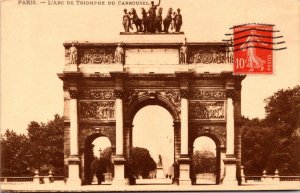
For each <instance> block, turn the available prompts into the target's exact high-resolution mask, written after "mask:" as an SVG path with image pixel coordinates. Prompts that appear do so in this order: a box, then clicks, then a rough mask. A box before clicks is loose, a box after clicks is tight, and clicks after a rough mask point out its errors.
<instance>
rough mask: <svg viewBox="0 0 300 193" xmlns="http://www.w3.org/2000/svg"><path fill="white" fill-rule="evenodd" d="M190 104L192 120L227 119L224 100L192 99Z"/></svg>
mask: <svg viewBox="0 0 300 193" xmlns="http://www.w3.org/2000/svg"><path fill="white" fill-rule="evenodd" d="M189 106H190V107H189V115H190V119H192V120H225V102H224V101H190V103H189Z"/></svg>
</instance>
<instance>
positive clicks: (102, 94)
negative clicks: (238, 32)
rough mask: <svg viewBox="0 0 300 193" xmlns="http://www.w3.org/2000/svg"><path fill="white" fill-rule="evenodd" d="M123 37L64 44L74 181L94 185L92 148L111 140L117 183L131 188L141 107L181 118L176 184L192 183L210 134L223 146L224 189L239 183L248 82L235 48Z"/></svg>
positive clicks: (179, 38) (177, 121)
mask: <svg viewBox="0 0 300 193" xmlns="http://www.w3.org/2000/svg"><path fill="white" fill-rule="evenodd" d="M119 36H120V37H119V39H118V41H116V42H101V41H100V42H66V43H64V48H65V67H64V71H63V72H62V73H59V74H58V76H59V78H60V79H61V80H62V81H63V90H64V117H65V136H64V139H65V140H64V141H65V142H64V148H65V151H64V152H65V165H66V177H67V178H68V180H67V183H71V184H78V185H80V184H85V183H87V181H88V176H89V172H90V169H89V167H90V166H89V164H90V162H91V160H90V159H89V155H87V154H88V151H89V150H88V149H89V148H90V147H89V146H90V144H91V143H90V142H91V141H92V140H94V139H95V138H96V137H99V136H106V137H107V138H108V139H109V140H110V142H111V144H112V149H113V164H114V175H113V182H112V185H115V184H118V185H120V184H124V185H125V183H126V182H127V183H126V184H128V181H127V179H130V178H131V177H132V176H131V175H130V173H131V172H130V167H127V166H128V164H127V163H128V160H130V158H131V155H130V154H131V152H130V148H131V147H132V128H133V124H132V122H133V118H134V116H135V114H136V113H137V112H138V111H139V110H140V109H141V108H143V107H145V106H147V105H159V106H161V107H163V108H165V109H166V110H167V111H168V112H169V113H170V114H171V115H172V117H173V127H174V162H175V163H176V164H177V166H178V167H176V168H175V170H176V171H175V177H174V178H175V181H176V184H179V185H191V178H192V176H193V171H192V167H191V155H192V153H193V142H194V140H195V139H196V138H198V137H199V136H207V137H210V138H211V139H213V140H214V142H215V144H216V152H217V183H218V184H233V185H234V184H235V185H238V183H239V180H240V172H239V171H240V159H241V153H240V151H241V141H240V140H241V134H240V127H239V120H240V117H241V82H242V80H243V79H244V76H235V75H233V73H232V70H233V58H232V53H231V52H230V49H229V47H230V44H228V43H226V42H225V43H224V42H214V43H209V42H190V41H188V40H186V39H185V35H184V33H182V32H181V33H169V34H163V33H162V34H155V35H151V34H150V35H149V34H130V33H121V34H120V35H119ZM153 140H154V141H155V139H153ZM129 184H130V183H129Z"/></svg>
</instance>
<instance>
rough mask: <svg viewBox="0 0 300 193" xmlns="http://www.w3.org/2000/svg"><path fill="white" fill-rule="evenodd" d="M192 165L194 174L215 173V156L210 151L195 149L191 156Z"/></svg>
mask: <svg viewBox="0 0 300 193" xmlns="http://www.w3.org/2000/svg"><path fill="white" fill-rule="evenodd" d="M192 166H193V171H194V173H195V174H199V173H215V172H216V156H215V155H214V153H213V152H211V151H207V150H205V151H198V150H197V151H195V152H194V154H193V157H192Z"/></svg>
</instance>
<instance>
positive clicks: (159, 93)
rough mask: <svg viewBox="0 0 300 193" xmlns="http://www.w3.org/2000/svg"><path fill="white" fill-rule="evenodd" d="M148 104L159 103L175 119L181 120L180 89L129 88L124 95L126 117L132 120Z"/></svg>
mask: <svg viewBox="0 0 300 193" xmlns="http://www.w3.org/2000/svg"><path fill="white" fill-rule="evenodd" d="M147 105H159V106H161V107H163V108H165V109H166V110H168V111H169V112H170V114H171V115H172V117H173V120H174V121H178V120H180V91H179V89H172V90H171V89H168V90H165V89H164V90H159V89H151V90H149V89H147V90H146V89H145V90H142V89H136V90H128V91H126V93H125V96H124V111H125V116H126V117H125V119H126V120H127V121H132V120H133V118H134V116H135V114H136V113H137V112H138V111H139V110H140V109H141V108H143V107H145V106H147Z"/></svg>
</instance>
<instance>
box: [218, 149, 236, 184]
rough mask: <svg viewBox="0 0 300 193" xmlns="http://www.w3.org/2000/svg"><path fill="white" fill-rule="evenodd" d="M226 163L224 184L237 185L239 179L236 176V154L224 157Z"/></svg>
mask: <svg viewBox="0 0 300 193" xmlns="http://www.w3.org/2000/svg"><path fill="white" fill-rule="evenodd" d="M223 161H224V164H225V176H224V179H223V183H222V184H223V185H226V186H237V185H238V180H237V178H236V162H237V160H236V158H235V156H234V155H226V157H225V158H224V159H223Z"/></svg>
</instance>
